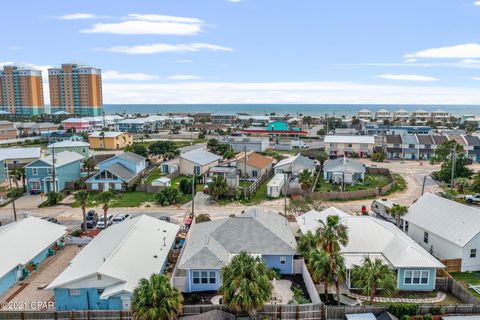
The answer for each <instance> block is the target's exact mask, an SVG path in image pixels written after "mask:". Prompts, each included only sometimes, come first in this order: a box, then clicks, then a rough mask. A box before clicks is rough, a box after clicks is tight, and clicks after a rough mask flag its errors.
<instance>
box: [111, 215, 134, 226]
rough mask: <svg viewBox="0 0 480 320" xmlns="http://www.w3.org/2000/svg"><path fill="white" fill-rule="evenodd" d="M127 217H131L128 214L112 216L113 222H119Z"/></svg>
mask: <svg viewBox="0 0 480 320" xmlns="http://www.w3.org/2000/svg"><path fill="white" fill-rule="evenodd" d="M128 219H132V216H131V215H129V214H117V215H115V217H113V224H116V223H120V222H123V221H125V220H128Z"/></svg>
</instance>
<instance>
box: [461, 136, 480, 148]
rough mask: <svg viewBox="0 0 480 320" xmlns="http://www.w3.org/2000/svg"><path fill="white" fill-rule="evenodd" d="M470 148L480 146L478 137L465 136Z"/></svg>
mask: <svg viewBox="0 0 480 320" xmlns="http://www.w3.org/2000/svg"><path fill="white" fill-rule="evenodd" d="M463 137H464V138H465V140H467V143H468V145H469V146H480V138H478V137H477V136H463Z"/></svg>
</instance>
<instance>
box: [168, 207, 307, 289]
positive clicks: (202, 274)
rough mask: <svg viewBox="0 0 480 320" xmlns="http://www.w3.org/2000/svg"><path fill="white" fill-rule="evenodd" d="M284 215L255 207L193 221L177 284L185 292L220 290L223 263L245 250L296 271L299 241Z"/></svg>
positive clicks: (283, 270)
mask: <svg viewBox="0 0 480 320" xmlns="http://www.w3.org/2000/svg"><path fill="white" fill-rule="evenodd" d="M285 219H286V218H284V217H282V216H281V215H279V214H278V213H275V212H269V211H263V210H262V209H259V208H254V209H249V210H247V212H246V213H243V214H239V215H236V216H234V217H229V218H225V219H217V220H213V221H208V222H202V223H196V224H193V226H192V227H191V229H190V231H189V232H188V235H187V238H186V239H185V246H184V249H183V253H182V255H181V256H180V260H179V261H178V263H177V266H176V268H175V271H174V274H173V276H172V278H173V283H174V285H175V286H176V287H177V289H179V290H180V291H182V292H201V291H217V290H218V289H219V288H220V286H221V285H222V277H221V270H222V267H224V266H227V265H228V264H229V263H230V261H231V260H232V258H233V257H235V256H236V255H238V254H239V253H240V252H242V251H246V252H247V253H249V254H251V255H254V256H255V257H259V258H260V259H261V260H262V261H263V262H264V263H265V264H266V265H267V266H268V267H269V268H272V269H273V268H275V269H278V271H279V272H280V273H281V274H286V275H291V274H293V273H294V262H295V261H294V260H295V259H294V257H295V256H296V255H297V254H298V253H297V243H296V241H295V237H294V235H293V233H292V231H291V229H290V227H289V225H288V222H287V221H286V220H285ZM232 235H235V239H232Z"/></svg>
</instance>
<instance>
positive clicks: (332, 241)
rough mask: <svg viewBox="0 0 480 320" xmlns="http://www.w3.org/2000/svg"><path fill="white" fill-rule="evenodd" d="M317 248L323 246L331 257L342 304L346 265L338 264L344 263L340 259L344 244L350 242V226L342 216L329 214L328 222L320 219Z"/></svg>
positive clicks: (334, 277)
mask: <svg viewBox="0 0 480 320" xmlns="http://www.w3.org/2000/svg"><path fill="white" fill-rule="evenodd" d="M317 232H318V236H317V239H318V242H317V248H322V249H323V250H324V251H325V252H326V254H327V255H328V257H329V258H330V265H331V270H332V276H333V280H334V282H335V288H336V291H337V303H338V304H340V280H341V279H343V278H344V276H345V274H344V273H343V272H342V270H345V266H343V265H341V266H339V265H337V263H339V262H340V263H343V261H341V260H339V259H338V257H337V256H338V255H339V254H340V250H341V247H342V246H346V245H347V244H348V228H347V226H346V225H344V224H342V222H341V221H340V217H339V216H337V215H333V216H328V217H327V222H326V223H325V222H323V221H322V220H320V228H319V229H318V231H317Z"/></svg>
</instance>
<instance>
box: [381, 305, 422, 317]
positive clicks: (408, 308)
mask: <svg viewBox="0 0 480 320" xmlns="http://www.w3.org/2000/svg"><path fill="white" fill-rule="evenodd" d="M388 311H389V312H390V313H391V314H393V315H394V316H396V317H397V318H402V317H403V316H405V315H406V316H414V315H416V314H418V304H415V303H395V304H391V305H389V306H388Z"/></svg>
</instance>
